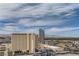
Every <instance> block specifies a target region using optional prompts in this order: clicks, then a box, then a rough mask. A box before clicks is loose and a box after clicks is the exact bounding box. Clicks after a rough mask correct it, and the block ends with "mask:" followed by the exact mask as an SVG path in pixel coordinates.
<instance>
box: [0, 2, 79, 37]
mask: <svg viewBox="0 0 79 59" xmlns="http://www.w3.org/2000/svg"><path fill="white" fill-rule="evenodd" d="M39 28H43V29H44V30H45V33H46V34H47V35H57V36H65V37H69V36H72V37H79V4H77V3H76V4H75V3H70V4H69V3H44V4H43V3H24V4H23V3H1V4H0V34H10V33H13V32H26V33H38V30H39Z"/></svg>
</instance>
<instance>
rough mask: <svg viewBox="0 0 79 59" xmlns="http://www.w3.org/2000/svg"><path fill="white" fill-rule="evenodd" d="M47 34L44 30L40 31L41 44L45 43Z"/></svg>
mask: <svg viewBox="0 0 79 59" xmlns="http://www.w3.org/2000/svg"><path fill="white" fill-rule="evenodd" d="M44 38H45V33H44V30H43V29H41V28H40V29H39V40H40V42H41V43H44Z"/></svg>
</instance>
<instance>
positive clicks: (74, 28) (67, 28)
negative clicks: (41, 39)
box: [47, 27, 79, 32]
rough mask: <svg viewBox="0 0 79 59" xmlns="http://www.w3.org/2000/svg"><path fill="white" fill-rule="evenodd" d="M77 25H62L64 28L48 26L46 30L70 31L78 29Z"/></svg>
mask: <svg viewBox="0 0 79 59" xmlns="http://www.w3.org/2000/svg"><path fill="white" fill-rule="evenodd" d="M78 29H79V27H64V28H50V29H48V30H47V31H48V32H65V31H72V30H78Z"/></svg>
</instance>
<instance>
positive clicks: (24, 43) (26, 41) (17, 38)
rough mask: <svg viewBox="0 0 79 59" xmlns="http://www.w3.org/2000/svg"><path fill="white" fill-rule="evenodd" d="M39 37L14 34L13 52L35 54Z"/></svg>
mask: <svg viewBox="0 0 79 59" xmlns="http://www.w3.org/2000/svg"><path fill="white" fill-rule="evenodd" d="M37 40H38V38H37V35H35V34H31V33H30V34H27V33H13V34H12V35H11V44H12V51H18V50H21V51H29V53H34V52H35V48H36V46H37Z"/></svg>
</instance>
